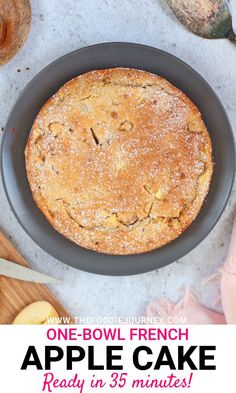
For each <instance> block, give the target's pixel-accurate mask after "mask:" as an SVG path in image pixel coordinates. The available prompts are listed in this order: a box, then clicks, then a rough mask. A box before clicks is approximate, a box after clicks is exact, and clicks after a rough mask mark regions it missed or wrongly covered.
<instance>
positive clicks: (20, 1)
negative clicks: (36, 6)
mask: <svg viewBox="0 0 236 393" xmlns="http://www.w3.org/2000/svg"><path fill="white" fill-rule="evenodd" d="M30 25H31V5H30V1H29V0H0V65H3V64H5V63H7V62H8V61H10V60H11V59H12V58H13V57H14V56H15V55H16V53H17V52H18V51H19V50H20V49H21V48H22V46H23V45H24V43H25V41H26V39H27V37H28V34H29V30H30Z"/></svg>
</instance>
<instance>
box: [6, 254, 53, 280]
mask: <svg viewBox="0 0 236 393" xmlns="http://www.w3.org/2000/svg"><path fill="white" fill-rule="evenodd" d="M1 275H2V276H6V277H10V278H15V279H17V280H22V281H29V282H34V283H38V284H58V283H59V282H60V281H59V280H57V279H56V278H54V277H50V276H48V275H46V274H43V273H40V272H36V271H35V270H32V269H30V268H28V267H25V266H22V265H19V264H18V263H15V262H11V261H8V260H7V259H3V258H0V276H1Z"/></svg>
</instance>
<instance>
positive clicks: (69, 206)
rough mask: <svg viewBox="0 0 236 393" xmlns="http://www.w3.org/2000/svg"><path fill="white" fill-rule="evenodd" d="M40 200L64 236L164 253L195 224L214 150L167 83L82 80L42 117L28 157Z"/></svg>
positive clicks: (106, 247)
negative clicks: (190, 225) (162, 247)
mask: <svg viewBox="0 0 236 393" xmlns="http://www.w3.org/2000/svg"><path fill="white" fill-rule="evenodd" d="M26 168H27V174H28V179H29V183H30V187H31V190H32V193H33V197H34V199H35V202H36V203H37V205H38V207H39V208H40V209H41V211H42V212H43V213H44V215H45V216H46V217H47V219H48V221H49V222H50V223H51V224H52V225H53V226H54V228H55V229H56V230H58V231H59V232H60V233H62V234H63V235H64V236H66V237H67V238H69V239H70V240H72V241H74V242H76V243H77V244H79V245H81V246H83V247H86V248H91V249H93V250H97V251H100V252H105V253H110V254H132V253H140V252H145V251H149V250H152V249H155V248H158V247H160V246H162V245H164V244H166V243H168V242H170V241H172V240H173V239H175V238H176V237H177V236H179V235H180V234H181V233H182V232H183V230H184V229H185V228H186V227H187V226H188V225H189V224H190V223H191V222H192V221H193V220H194V219H195V217H196V215H197V214H198V212H199V210H200V208H201V205H202V203H203V200H204V198H205V196H206V194H207V192H208V188H209V184H210V180H211V175H212V150H211V141H210V138H209V135H208V132H207V129H206V127H205V125H204V123H203V121H202V118H201V114H200V113H199V111H198V109H197V108H196V106H195V105H194V104H193V103H192V102H191V101H190V99H189V98H187V97H186V95H185V94H183V93H182V92H181V91H180V90H178V89H177V88H175V87H174V86H173V85H171V84H170V83H168V82H167V81H166V80H165V79H163V78H161V77H159V76H156V75H154V74H150V73H147V72H144V71H139V70H134V69H127V68H126V69H124V68H114V69H108V70H98V71H93V72H89V73H87V74H84V75H81V76H79V77H77V78H75V79H73V80H71V81H70V82H68V83H67V84H66V85H65V86H63V87H62V88H61V89H60V90H59V91H58V92H57V93H56V94H55V95H54V96H53V97H52V98H51V99H50V100H49V101H48V102H47V103H46V104H45V105H44V106H43V108H42V109H41V111H40V112H39V114H38V116H37V117H36V120H35V122H34V125H33V128H32V131H31V134H30V137H29V140H28V143H27V147H26Z"/></svg>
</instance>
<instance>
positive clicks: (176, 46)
mask: <svg viewBox="0 0 236 393" xmlns="http://www.w3.org/2000/svg"><path fill="white" fill-rule="evenodd" d="M31 2H32V8H33V23H32V29H31V32H30V35H29V38H28V41H27V43H26V45H25V46H24V48H23V50H22V51H21V52H20V53H19V54H18V56H17V57H16V58H15V59H13V60H12V61H11V62H10V63H9V64H7V65H5V66H4V67H2V68H1V69H0V94H1V105H0V129H1V128H2V127H4V125H5V122H6V119H7V116H8V114H9V111H10V109H11V107H12V105H13V104H14V102H15V100H16V98H17V97H18V95H19V94H20V92H21V90H22V89H23V88H24V86H25V85H26V84H27V83H28V82H29V81H30V80H31V78H32V77H33V76H34V75H35V74H36V73H38V72H39V71H40V70H41V69H42V68H43V67H45V66H46V65H47V64H48V63H50V62H51V61H53V60H55V59H56V58H57V57H59V56H61V55H63V54H65V53H67V52H70V51H72V50H74V49H77V48H80V47H83V46H86V45H90V44H93V43H98V42H105V41H130V42H138V43H143V44H148V45H152V46H155V47H158V48H161V49H164V50H166V51H168V52H170V53H172V54H174V55H176V56H178V57H180V58H181V59H183V60H184V61H186V62H187V63H188V64H190V65H191V66H192V67H194V68H195V69H196V70H197V71H198V72H199V73H200V74H202V75H203V77H204V78H205V79H206V80H207V81H208V82H209V83H210V85H211V86H212V87H213V88H214V89H215V91H216V93H217V94H218V95H219V97H220V98H221V100H222V102H223V104H224V105H225V107H226V110H227V112H228V115H229V117H230V120H231V122H232V125H233V127H236V111H235V104H236V99H235V94H236V93H235V92H236V71H235V70H236V48H235V47H233V45H231V44H230V43H228V42H227V41H225V40H222V41H207V40H203V39H201V38H198V37H195V36H193V35H192V34H191V33H189V32H187V31H185V30H184V29H183V28H182V26H180V25H179V24H178V23H177V22H176V21H175V20H173V19H172V17H171V15H170V13H169V12H168V11H167V10H166V9H165V7H164V6H163V3H162V2H161V0H138V1H137V0H122V1H117V0H103V1H102V0H50V1H48V0H31ZM235 17H236V13H235ZM27 67H29V70H27V69H26V68H27ZM17 70H20V72H19V71H17ZM1 135H2V132H1ZM0 204H1V210H0V228H1V229H2V230H3V231H4V232H5V233H6V234H7V235H8V236H9V237H10V238H11V239H12V241H13V242H14V243H15V245H16V246H17V248H18V249H19V250H20V252H21V253H22V254H23V255H24V256H25V257H26V258H27V259H28V260H29V262H30V263H31V265H32V266H33V267H34V268H37V269H39V270H41V271H42V272H45V273H49V274H52V275H55V276H56V277H59V278H61V279H62V280H63V282H62V284H61V285H59V286H54V287H52V288H51V289H52V290H53V291H54V293H55V294H56V295H57V296H58V297H59V298H60V300H61V302H62V303H63V304H64V305H65V306H66V307H67V308H68V310H69V311H70V312H71V313H72V314H74V315H79V316H138V315H142V314H143V313H144V311H145V307H146V305H147V303H148V302H149V301H151V300H152V299H154V298H158V297H161V296H168V297H169V298H171V299H173V300H175V299H178V298H179V296H180V292H181V288H183V287H186V286H189V285H192V286H193V287H194V288H195V290H196V291H197V293H199V295H200V296H201V298H202V300H203V302H204V303H205V304H208V305H211V304H212V299H213V296H214V295H213V293H212V291H208V292H207V293H205V291H204V289H203V287H202V286H201V282H202V279H203V278H204V277H206V276H208V275H209V274H211V273H212V272H215V271H216V270H217V268H218V267H219V266H220V265H221V263H222V261H223V259H224V256H225V254H226V247H227V244H228V240H229V233H230V230H231V223H232V214H233V211H234V209H235V204H236V195H235V188H234V191H233V193H232V195H231V198H230V202H229V204H228V206H227V208H226V210H225V212H224V214H223V216H222V218H221V219H220V221H219V223H218V224H217V225H216V227H215V228H214V230H213V231H212V232H211V234H210V235H209V236H208V237H207V238H206V239H205V240H204V241H203V242H202V243H201V244H200V245H199V246H198V247H197V248H196V249H195V250H193V251H192V252H191V253H190V254H188V255H187V256H186V257H185V258H183V259H181V260H179V261H177V262H175V263H173V264H172V265H171V266H168V267H166V268H163V269H160V270H158V271H154V272H150V273H147V274H142V275H139V276H132V277H102V276H97V275H93V274H88V273H84V272H81V271H78V270H76V269H73V268H70V267H68V266H66V265H64V264H62V263H61V262H59V261H57V260H55V259H53V258H52V257H50V256H48V255H47V254H46V253H45V252H44V251H43V250H41V249H40V248H39V247H38V246H37V245H36V244H35V243H34V242H33V241H32V240H31V239H30V238H29V237H28V236H27V235H26V233H25V232H24V231H23V229H22V228H21V227H20V226H19V224H18V223H17V220H16V219H15V217H14V216H13V214H12V212H11V210H10V207H9V205H8V203H7V201H6V197H5V195H4V191H3V187H2V184H0Z"/></svg>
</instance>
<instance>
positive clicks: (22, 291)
mask: <svg viewBox="0 0 236 393" xmlns="http://www.w3.org/2000/svg"><path fill="white" fill-rule="evenodd" d="M0 257H1V258H5V259H8V260H9V261H12V262H17V263H19V264H20V265H24V266H29V265H28V263H27V262H26V261H25V259H24V258H23V257H22V256H21V255H20V254H19V253H18V251H17V250H16V249H15V247H14V246H13V245H12V244H11V243H10V241H9V240H8V239H7V238H6V237H5V236H4V235H3V233H2V232H1V231H0ZM38 300H46V301H48V302H50V303H51V304H52V305H53V306H54V307H55V309H56V310H57V312H58V314H59V316H68V312H67V311H66V310H65V309H64V307H63V306H62V305H61V304H60V303H59V301H58V300H57V299H56V297H55V296H54V295H53V294H52V293H51V292H50V291H49V289H48V288H47V287H46V286H45V285H42V284H34V283H29V282H25V281H20V280H15V279H13V278H6V277H3V276H0V324H10V323H12V321H13V320H14V318H15V317H16V315H17V314H18V313H19V312H20V311H21V310H22V309H23V308H24V307H25V306H27V305H28V304H30V303H33V302H35V301H38Z"/></svg>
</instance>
